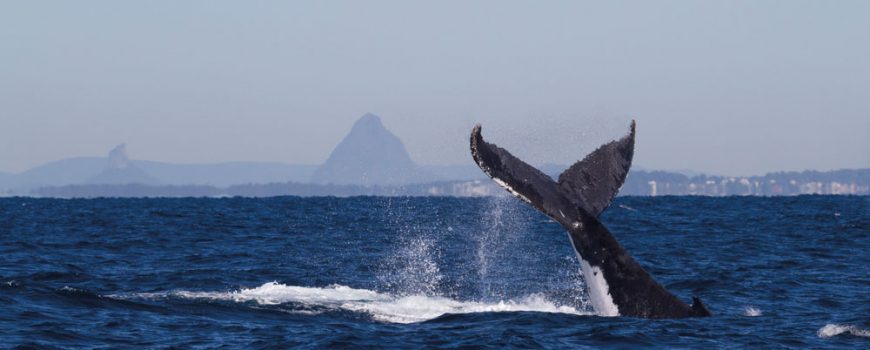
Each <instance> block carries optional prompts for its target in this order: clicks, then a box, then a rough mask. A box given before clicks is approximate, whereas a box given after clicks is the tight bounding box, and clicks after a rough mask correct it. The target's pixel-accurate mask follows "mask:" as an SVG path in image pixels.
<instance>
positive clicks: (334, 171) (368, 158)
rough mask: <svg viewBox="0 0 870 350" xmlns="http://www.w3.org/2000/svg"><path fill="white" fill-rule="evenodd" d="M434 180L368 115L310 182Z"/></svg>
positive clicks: (379, 182)
mask: <svg viewBox="0 0 870 350" xmlns="http://www.w3.org/2000/svg"><path fill="white" fill-rule="evenodd" d="M434 179H435V176H433V175H432V174H430V173H427V172H426V171H424V170H423V169H421V168H420V167H418V166H417V164H415V163H414V161H413V160H411V157H410V156H409V155H408V151H407V150H405V145H404V144H402V141H401V140H399V138H398V137H396V135H393V133H391V132H390V131H389V130H387V129H386V128H385V127H384V124H383V123H381V119H380V118H379V117H378V116H376V115H374V114H371V113H368V114H366V115H363V116H362V118H360V119H359V120H357V121H356V123H354V125H353V127H352V128H351V130H350V133H349V134H348V135H347V136H346V137H345V138H344V139H343V140H341V142H340V143H339V144H338V146H336V147H335V149H334V150H333V151H332V154H330V155H329V159H327V160H326V163H324V164H323V165H322V166H321V167H320V168H318V169H317V171H315V172H314V175H313V176H312V177H311V181H312V182H314V183H319V184H336V185H363V186H374V185H378V186H382V185H403V184H411V183H422V182H429V181H432V180H434Z"/></svg>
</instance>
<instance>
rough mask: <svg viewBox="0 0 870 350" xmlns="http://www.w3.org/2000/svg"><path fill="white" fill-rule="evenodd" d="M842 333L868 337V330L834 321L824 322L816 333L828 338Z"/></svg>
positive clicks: (820, 336)
mask: <svg viewBox="0 0 870 350" xmlns="http://www.w3.org/2000/svg"><path fill="white" fill-rule="evenodd" d="M843 333H848V334H851V335H854V336H856V337H865V338H867V337H870V330H866V329H861V328H858V327H855V326H853V325H848V324H834V323H828V324H826V325H825V326H824V327H822V328H820V329H819V331H818V333H816V334H818V336H819V338H830V337H834V336H838V335H840V334H843Z"/></svg>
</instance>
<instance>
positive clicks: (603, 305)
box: [568, 234, 619, 317]
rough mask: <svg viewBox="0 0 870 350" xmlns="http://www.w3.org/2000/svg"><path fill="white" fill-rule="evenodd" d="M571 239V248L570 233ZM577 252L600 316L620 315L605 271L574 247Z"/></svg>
mask: <svg viewBox="0 0 870 350" xmlns="http://www.w3.org/2000/svg"><path fill="white" fill-rule="evenodd" d="M568 239H569V240H570V241H571V248H573V247H574V239H572V238H571V235H570V234H569V235H568ZM574 252H575V253H577V258H578V259H580V268H581V269H582V270H583V278H584V279H585V280H586V286H588V287H589V302H590V303H592V307H593V308H594V309H595V312H596V313H597V314H598V315H599V316H610V317H613V316H619V307H618V306H616V304H615V303H614V302H613V297H611V296H610V286H609V285H608V284H607V280H606V279H604V272H603V271H601V268H599V267H598V266H592V265H590V264H589V262H587V261H586V260H584V259H583V257H582V256H580V252H578V251H577V250H576V249H574Z"/></svg>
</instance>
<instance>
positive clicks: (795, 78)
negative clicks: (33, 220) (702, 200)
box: [0, 1, 870, 175]
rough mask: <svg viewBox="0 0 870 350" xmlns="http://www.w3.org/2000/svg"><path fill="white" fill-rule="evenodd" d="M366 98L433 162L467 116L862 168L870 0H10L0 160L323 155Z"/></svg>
mask: <svg viewBox="0 0 870 350" xmlns="http://www.w3.org/2000/svg"><path fill="white" fill-rule="evenodd" d="M365 112H372V113H375V114H378V115H379V116H381V118H382V119H383V121H384V124H385V125H386V126H387V127H388V128H390V129H391V130H392V131H393V132H394V133H396V134H397V135H398V136H399V137H400V138H401V139H402V140H403V141H404V142H405V144H406V146H407V148H408V150H409V152H410V153H411V156H412V158H414V160H416V161H417V162H419V163H427V164H462V163H467V164H470V155H469V153H468V139H467V137H468V133H469V132H470V130H471V128H472V126H473V125H474V123H475V122H481V123H483V126H484V136H485V137H487V138H488V139H490V140H492V141H494V142H496V143H499V144H500V145H502V146H505V147H506V148H508V149H510V150H511V151H513V152H514V153H515V154H517V155H519V156H520V157H522V158H528V160H529V161H530V162H532V163H541V162H555V163H568V162H572V161H574V160H576V159H578V158H582V157H583V156H584V155H585V153H586V152H589V151H591V150H592V149H594V148H595V147H596V146H597V145H598V143H600V142H603V141H606V140H608V139H612V138H616V137H619V136H621V135H622V134H623V133H624V132H625V131H626V130H627V127H628V123H629V121H630V120H631V119H632V118H634V119H637V121H638V136H637V153H636V158H635V164H636V165H637V166H640V167H644V168H653V169H694V170H699V171H704V172H708V173H714V174H725V175H744V174H746V175H751V174H763V173H765V172H768V171H775V170H803V169H820V170H826V169H832V168H856V167H870V1H854V2H850V1H835V2H831V1H813V2H801V1H776V2H764V1H746V2H742V1H719V2H708V1H686V2H661V1H639V2H624V3H623V2H614V1H608V2H605V3H603V4H602V3H595V4H592V3H581V2H578V1H566V2H537V1H520V2H507V1H497V2H474V1H458V2H446V1H436V2H432V3H429V4H422V2H416V1H395V2H375V1H347V2H333V1H311V2H307V3H301V2H290V1H280V2H278V1H275V2H270V1H235V2H224V1H138V2H132V1H57V2H50V1H3V2H2V3H0V171H8V172H18V171H22V170H25V169H27V168H29V167H31V166H35V165H38V164H41V163H44V162H47V161H51V160H57V159H62V158H66V157H72V156H104V155H105V154H106V153H107V152H108V151H109V150H110V149H111V148H112V147H113V146H115V145H116V144H118V143H121V142H127V145H128V147H127V148H128V151H129V153H130V156H131V157H133V158H136V159H148V160H160V161H170V162H197V163H202V162H218V161H230V160H258V161H278V162H289V163H321V162H323V161H324V160H325V159H326V158H327V156H328V155H329V152H330V151H331V149H332V147H333V146H335V144H337V143H338V142H339V141H340V140H341V138H342V137H344V135H345V134H346V133H347V132H348V131H349V130H350V127H351V125H352V123H353V122H354V120H356V119H357V118H358V117H360V116H361V115H362V114H364V113H365Z"/></svg>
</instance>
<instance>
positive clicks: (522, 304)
mask: <svg viewBox="0 0 870 350" xmlns="http://www.w3.org/2000/svg"><path fill="white" fill-rule="evenodd" d="M110 297H113V298H122V299H131V298H145V299H155V298H184V299H206V300H224V301H233V302H250V301H253V302H256V303H257V304H260V305H277V304H284V303H300V304H303V305H306V306H312V307H322V308H327V309H334V310H347V311H353V312H362V313H367V314H369V315H371V317H372V318H374V319H375V320H378V321H383V322H391V323H414V322H422V321H427V320H431V319H433V318H436V317H439V316H441V315H445V314H467V313H477V312H511V311H532V312H550V313H564V314H574V315H593V314H592V313H590V312H584V311H581V310H577V309H576V308H574V307H571V306H564V305H557V304H555V303H553V302H551V301H549V300H547V299H546V298H544V297H543V296H541V295H539V294H532V295H529V296H526V297H524V298H521V299H519V300H506V301H498V302H478V301H459V300H453V299H450V298H444V297H436V296H425V295H410V296H394V295H390V294H386V293H378V292H376V291H372V290H367V289H355V288H350V287H347V286H342V285H332V286H328V287H325V288H315V287H299V286H288V285H284V284H280V283H276V282H270V283H266V284H263V285H262V286H259V287H257V288H251V289H241V290H238V291H233V292H193V291H173V292H167V293H136V294H126V295H111V296H110Z"/></svg>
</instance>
